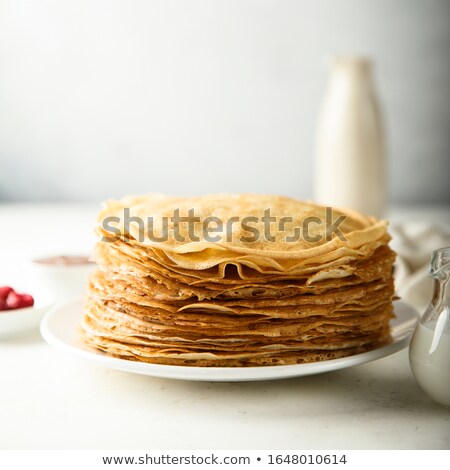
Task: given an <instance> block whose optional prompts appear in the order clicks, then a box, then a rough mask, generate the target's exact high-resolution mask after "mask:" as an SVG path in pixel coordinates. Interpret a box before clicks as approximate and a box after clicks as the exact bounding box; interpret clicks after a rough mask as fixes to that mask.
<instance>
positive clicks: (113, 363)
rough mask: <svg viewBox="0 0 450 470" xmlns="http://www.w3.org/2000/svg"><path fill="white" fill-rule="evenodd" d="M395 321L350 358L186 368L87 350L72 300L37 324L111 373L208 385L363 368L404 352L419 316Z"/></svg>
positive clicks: (399, 307) (400, 305)
mask: <svg viewBox="0 0 450 470" xmlns="http://www.w3.org/2000/svg"><path fill="white" fill-rule="evenodd" d="M394 308H395V314H396V318H395V319H393V320H392V321H391V326H392V339H393V341H392V343H390V344H388V345H387V346H383V347H381V348H378V349H374V350H373V351H369V352H365V353H362V354H356V355H354V356H349V357H344V358H341V359H332V360H329V361H321V362H314V363H309V364H295V365H288V366H263V367H238V368H236V367H190V366H170V365H161V364H148V363H144V362H135V361H128V360H125V359H118V358H115V357H111V356H108V355H106V354H103V353H101V352H95V351H93V350H88V349H86V348H85V346H84V345H83V343H82V341H81V339H79V338H78V335H77V332H76V325H77V324H78V322H79V321H80V319H81V315H82V302H81V300H76V301H72V302H69V303H67V304H65V305H60V306H57V307H55V308H54V309H52V310H51V311H50V312H49V313H47V315H46V316H45V317H44V319H43V320H42V323H41V334H42V336H43V337H44V339H45V340H46V341H47V343H49V344H50V345H51V346H54V347H56V348H58V349H60V350H62V351H65V352H68V353H71V354H73V355H75V356H78V357H80V358H83V359H87V360H89V361H91V362H93V363H96V364H99V365H102V366H104V367H108V368H111V369H116V370H121V371H124V372H131V373H135V374H141V375H149V376H153V377H164V378H169V379H178V380H193V381H209V382H240V381H256V380H274V379H287V378H290V377H300V376H304V375H314V374H321V373H324V372H329V371H333V370H338V369H343V368H347V367H352V366H356V365H360V364H365V363H367V362H370V361H374V360H376V359H380V358H382V357H386V356H389V355H391V354H394V353H395V352H397V351H400V350H402V349H404V348H406V347H407V346H408V344H409V341H410V339H411V335H412V333H413V332H414V329H415V327H416V324H417V320H418V318H419V315H418V314H417V312H416V311H415V310H414V308H413V307H411V306H410V305H408V304H406V303H404V302H401V301H396V302H394Z"/></svg>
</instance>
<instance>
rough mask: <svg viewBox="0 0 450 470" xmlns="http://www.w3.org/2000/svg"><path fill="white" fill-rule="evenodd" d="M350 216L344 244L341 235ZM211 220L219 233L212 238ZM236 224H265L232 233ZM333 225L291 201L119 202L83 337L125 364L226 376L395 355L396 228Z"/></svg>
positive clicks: (111, 205) (107, 212) (319, 210)
mask: <svg viewBox="0 0 450 470" xmlns="http://www.w3.org/2000/svg"><path fill="white" fill-rule="evenodd" d="M267 209H270V216H271V217H272V220H273V219H275V220H276V222H270V234H268V231H267V227H268V225H267V220H266V221H265V222H263V220H262V218H263V216H264V214H265V212H264V211H266V210H267ZM125 210H127V211H129V219H128V222H129V223H127V222H126V217H125V215H124V214H125V212H124V211H125ZM189 210H191V215H193V216H194V217H196V218H197V219H198V220H197V221H195V223H194V224H193V228H192V226H191V228H189V227H188V224H187V223H185V224H179V225H178V228H177V229H176V230H175V226H174V223H173V222H172V219H173V216H174V213H175V212H176V211H178V214H179V216H180V217H185V216H188V214H189ZM192 211H194V212H192ZM341 216H344V217H345V220H344V222H342V223H340V225H339V227H338V228H339V231H340V233H337V230H333V228H332V227H331V228H330V224H331V222H336V220H337V219H338V218H339V217H341ZM149 217H150V218H151V219H149ZM164 217H166V218H167V220H168V230H166V231H164V223H163V222H162V221H163V218H164ZM208 217H214V218H215V219H210V221H211V220H213V222H212V223H210V224H209V227H210V229H211V228H214V227H216V229H217V230H216V231H213V230H211V232H209V235H208V237H205V229H204V227H205V225H204V220H205V219H207V218H208ZM232 217H234V218H235V219H236V218H239V220H240V221H243V220H244V218H245V217H253V219H246V220H247V226H244V225H245V224H243V223H239V222H233V223H232V224H231V223H229V227H230V229H229V230H226V229H225V226H226V222H227V221H229V220H231V218H232ZM283 217H284V218H285V220H284V222H282V223H281V222H280V221H281V218H283ZM137 218H139V219H140V220H142V223H141V222H139V219H137ZM289 218H290V219H289ZM327 219H330V214H329V208H328V215H327V209H326V208H325V207H323V206H318V205H315V204H312V203H306V202H301V201H297V200H294V199H290V198H286V197H280V196H265V195H235V194H215V195H209V196H203V197H192V198H176V197H168V196H163V195H159V194H156V195H155V194H152V195H146V196H139V197H132V196H129V197H126V198H124V199H122V200H120V201H108V202H107V203H106V205H105V207H104V209H103V210H102V211H101V213H100V214H99V219H98V234H99V236H100V238H101V240H100V241H99V242H98V244H97V247H96V252H95V261H96V262H97V263H98V266H99V269H98V270H97V271H95V272H94V273H93V275H92V276H91V278H90V281H89V287H88V293H87V299H86V303H85V311H84V316H83V320H82V322H81V334H82V337H83V339H84V341H85V342H86V343H87V345H89V346H91V347H93V348H96V349H97V350H101V351H103V352H105V353H107V354H110V355H113V356H116V357H120V358H124V359H130V360H135V361H144V362H149V363H157V364H171V365H186V366H220V367H241V366H267V365H285V364H302V363H308V362H314V361H321V360H328V359H334V358H340V357H344V356H349V355H353V354H357V353H361V352H364V351H368V350H371V349H374V348H376V347H379V346H381V345H384V344H386V343H387V342H389V341H390V327H389V320H390V319H391V318H392V317H393V307H392V300H393V295H394V288H393V279H392V265H393V262H394V259H395V254H394V252H393V251H392V250H391V249H390V248H389V247H388V245H387V244H388V242H389V239H390V237H389V235H388V233H387V223H386V222H385V221H378V220H376V219H374V218H372V217H366V216H362V215H360V214H357V213H354V212H351V211H342V210H335V209H333V211H332V220H331V221H330V220H328V221H327ZM149 220H151V221H152V222H153V223H150V224H148V221H149ZM249 220H250V221H251V223H250V222H248V221H249ZM130 221H131V222H130ZM219 221H222V222H223V231H222V232H220V231H219V229H220V225H219ZM286 221H287V222H286ZM305 221H309V222H308V224H309V225H308V224H307V223H306V222H305ZM214 222H215V223H214ZM208 223H209V222H208ZM249 226H251V227H252V228H253V230H249V229H248V227H249ZM307 226H308V227H309V230H308V231H307V232H306V227H307ZM327 227H328V228H327ZM256 231H258V232H257V235H255V233H256ZM294 234H296V235H297V236H296V237H295V235H294ZM149 235H151V236H149ZM212 237H215V238H214V239H213V241H212V240H211V238H212ZM292 238H296V239H295V240H292ZM159 239H160V240H159Z"/></svg>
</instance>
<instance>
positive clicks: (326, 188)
mask: <svg viewBox="0 0 450 470" xmlns="http://www.w3.org/2000/svg"><path fill="white" fill-rule="evenodd" d="M385 180H386V178H385V155H384V140H383V132H382V125H381V117H380V112H379V108H378V102H377V98H376V94H375V90H374V87H373V83H372V73H371V63H370V61H369V60H368V59H364V58H350V57H341V58H335V59H334V60H333V61H332V70H331V77H330V82H329V85H328V89H327V92H326V95H325V100H324V103H323V109H322V112H321V116H320V119H319V127H318V136H317V155H316V174H315V193H316V194H315V197H316V200H317V202H319V203H321V204H325V205H330V206H336V207H348V208H353V209H356V210H358V211H360V212H362V213H364V214H367V215H373V216H375V217H381V216H382V215H383V212H384V209H385V203H386V201H385V198H386V181H385Z"/></svg>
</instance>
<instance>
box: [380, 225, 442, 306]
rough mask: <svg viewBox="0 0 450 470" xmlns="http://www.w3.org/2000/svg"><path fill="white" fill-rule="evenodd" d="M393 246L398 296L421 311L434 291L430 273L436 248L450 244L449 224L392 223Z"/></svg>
mask: <svg viewBox="0 0 450 470" xmlns="http://www.w3.org/2000/svg"><path fill="white" fill-rule="evenodd" d="M389 231H390V233H391V235H392V241H391V243H390V245H391V247H392V248H393V249H394V250H395V251H396V252H397V254H398V257H397V262H396V265H395V284H396V290H397V295H399V296H400V297H401V298H402V300H404V301H405V302H407V303H409V304H411V305H413V306H414V307H415V308H416V309H417V310H418V312H419V313H420V314H422V313H423V312H424V311H425V309H426V306H427V305H428V303H429V301H430V299H431V294H432V279H431V278H430V277H429V275H428V271H429V268H430V260H431V253H432V251H433V250H436V249H438V248H443V247H446V246H450V225H444V224H432V223H429V222H407V223H402V224H392V225H391V227H390V230H389Z"/></svg>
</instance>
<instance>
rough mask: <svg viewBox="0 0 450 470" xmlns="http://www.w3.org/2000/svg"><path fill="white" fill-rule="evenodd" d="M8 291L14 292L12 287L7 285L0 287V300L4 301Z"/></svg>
mask: <svg viewBox="0 0 450 470" xmlns="http://www.w3.org/2000/svg"><path fill="white" fill-rule="evenodd" d="M10 292H14V289H13V288H12V287H9V286H4V287H0V300H3V301H5V300H6V298H7V297H8V295H9V293H10Z"/></svg>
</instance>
